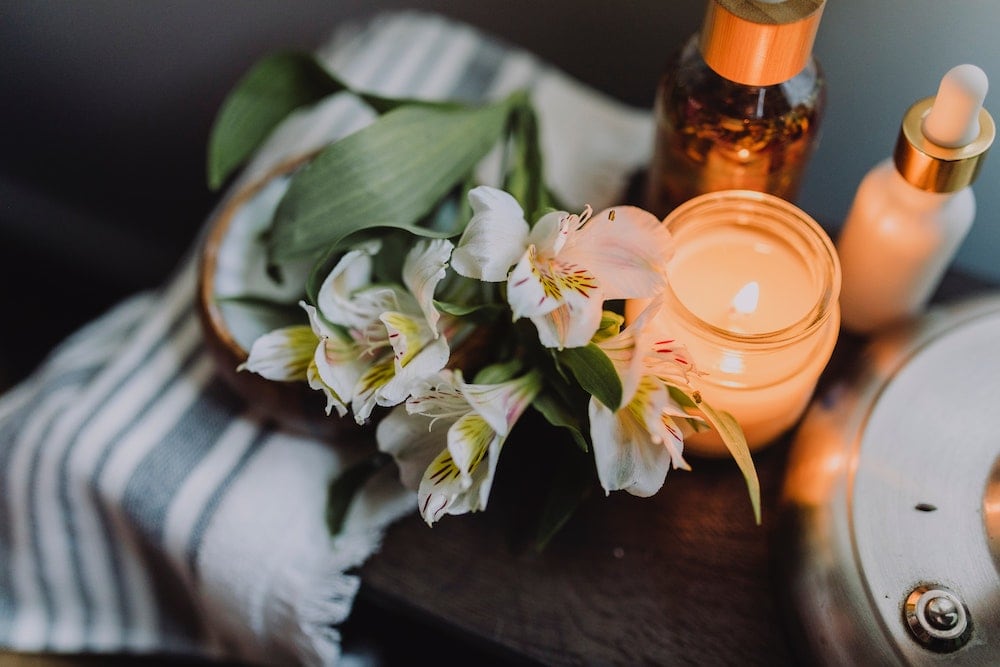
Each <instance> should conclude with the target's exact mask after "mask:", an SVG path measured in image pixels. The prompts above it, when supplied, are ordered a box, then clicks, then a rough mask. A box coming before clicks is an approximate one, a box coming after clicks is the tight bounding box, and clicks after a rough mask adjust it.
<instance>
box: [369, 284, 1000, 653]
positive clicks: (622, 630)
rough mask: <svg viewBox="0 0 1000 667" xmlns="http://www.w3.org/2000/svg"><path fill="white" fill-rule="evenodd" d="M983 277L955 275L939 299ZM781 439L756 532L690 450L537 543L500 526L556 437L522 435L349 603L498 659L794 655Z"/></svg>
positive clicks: (730, 476) (846, 342)
mask: <svg viewBox="0 0 1000 667" xmlns="http://www.w3.org/2000/svg"><path fill="white" fill-rule="evenodd" d="M987 287H988V286H987V285H986V284H985V283H983V282H982V281H979V280H976V279H973V278H971V277H968V276H963V275H959V274H954V273H952V274H949V276H948V277H947V278H946V279H945V281H944V283H943V284H942V286H941V288H940V289H939V292H938V295H937V296H936V297H935V298H936V300H937V301H947V300H952V299H957V298H960V297H962V296H965V295H970V294H972V293H974V292H976V291H978V290H981V289H986V288H987ZM864 342H865V341H864V340H863V339H860V338H858V337H853V336H850V335H849V334H843V335H842V336H841V339H840V341H839V343H838V347H837V350H836V351H835V353H834V357H833V359H832V360H831V363H830V366H829V367H828V369H827V374H826V375H825V376H824V379H823V380H822V381H821V389H822V386H823V383H825V382H829V381H831V380H832V379H833V378H835V377H836V376H838V374H840V373H842V372H845V369H846V368H848V367H849V365H850V363H851V361H852V360H853V359H854V358H856V356H857V352H858V351H859V350H860V346H862V345H863V344H864ZM791 440H792V436H791V435H789V436H786V437H785V438H783V439H781V440H779V441H778V442H776V443H774V444H773V445H771V446H770V447H768V448H766V449H764V450H763V451H761V452H759V453H758V454H756V455H755V462H756V466H757V471H758V474H759V476H760V481H761V492H762V502H763V522H762V524H761V525H759V526H758V525H756V524H755V523H754V520H753V516H752V512H751V509H750V505H749V502H748V499H747V493H746V488H745V486H744V482H743V479H742V477H741V475H740V473H739V471H738V470H737V468H736V465H735V464H734V463H733V462H732V461H731V460H702V459H691V460H690V463H691V464H692V467H693V470H692V471H691V472H685V471H680V470H675V471H671V472H670V473H669V474H668V475H667V481H666V484H665V485H664V487H663V489H662V490H661V491H660V492H659V493H658V494H656V495H655V496H653V497H651V498H645V499H644V498H635V497H632V496H630V495H628V494H625V493H614V494H611V495H610V496H608V497H603V493H600V494H598V495H596V496H593V497H591V498H590V499H589V500H588V501H586V502H585V504H584V505H583V506H581V508H580V509H579V510H578V512H577V514H576V515H574V517H573V518H572V519H571V520H570V522H569V523H567V524H566V525H565V527H564V528H563V530H562V531H561V532H560V533H558V534H557V535H556V537H555V538H554V539H553V541H552V542H551V543H550V544H549V545H548V547H547V548H546V549H545V550H544V551H543V552H541V553H536V552H535V551H533V550H532V549H530V548H525V547H524V545H523V544H521V543H519V542H517V541H516V540H513V539H512V538H511V530H510V528H511V526H512V525H516V522H517V519H518V518H519V516H520V513H522V512H524V511H525V507H526V506H530V505H531V501H530V498H531V497H532V495H531V494H532V493H533V492H534V489H530V488H525V487H518V486H517V485H516V484H514V483H512V482H510V481H508V480H509V479H510V478H509V477H506V475H505V473H507V474H510V470H512V469H515V467H517V466H524V465H530V463H531V458H530V457H531V454H532V452H531V451H526V450H529V449H530V448H532V447H553V446H557V445H555V444H553V443H552V442H550V441H545V440H539V441H536V442H531V443H529V442H526V441H525V440H524V439H523V438H522V439H521V440H518V441H517V443H518V444H517V445H516V450H515V448H514V447H511V451H507V450H505V453H504V458H502V459H501V465H502V466H504V465H506V466H507V467H506V468H501V470H500V471H499V472H498V481H497V483H496V484H495V486H494V495H493V497H492V498H491V500H490V506H489V508H488V509H487V510H486V511H485V512H483V513H480V514H475V515H465V516H460V517H445V518H444V519H442V520H441V521H440V522H439V523H437V524H435V525H434V526H433V527H432V528H428V527H427V526H426V525H425V524H424V523H423V521H422V520H421V519H420V517H419V516H417V515H415V514H414V515H412V516H409V517H407V518H406V519H404V520H402V521H400V522H399V523H398V524H395V525H394V526H392V527H391V528H390V529H389V531H388V534H387V536H386V539H385V542H384V545H383V547H382V548H381V550H380V551H379V552H378V553H377V554H376V555H375V556H373V557H372V558H371V559H370V560H369V561H368V562H367V563H366V564H365V566H364V567H363V568H362V570H361V574H362V580H363V587H362V590H361V592H360V594H359V598H358V604H359V605H360V606H361V607H362V608H365V609H374V610H375V612H374V613H375V614H376V615H377V613H378V612H379V611H382V612H386V613H393V614H396V617H395V618H396V619H397V622H398V623H402V624H407V623H413V624H418V628H432V630H428V632H440V633H443V634H442V635H441V636H442V637H444V638H445V640H446V639H447V637H449V636H451V637H455V638H456V639H461V640H462V641H464V642H466V643H467V645H468V646H472V647H476V648H477V650H481V651H482V653H481V654H480V655H481V656H488V655H493V656H495V657H496V664H513V663H524V664H532V663H541V664H547V665H653V664H655V665H685V664H691V665H730V664H732V665H768V666H778V665H789V664H795V663H796V662H797V660H796V655H795V653H796V650H795V648H794V646H795V644H794V641H793V639H794V638H792V637H788V636H786V632H785V625H786V624H785V622H784V620H783V618H784V615H785V614H787V613H792V611H791V610H788V609H785V608H783V606H782V605H781V603H780V599H781V596H780V594H779V592H780V586H781V581H782V575H781V572H780V571H777V565H776V563H775V560H776V559H775V558H774V554H775V549H776V544H775V539H776V535H775V528H776V524H775V521H776V518H777V516H776V515H777V509H778V508H777V504H778V501H779V496H780V490H781V484H782V481H783V474H784V467H785V461H786V454H787V452H788V449H789V446H790V444H791ZM418 631H419V629H418ZM445 648H446V646H442V651H443V653H442V655H448V653H447V651H446V650H445ZM482 659H485V658H482ZM803 662H804V661H803ZM453 664H461V663H460V662H456V663H453ZM467 664H482V662H481V660H480V661H478V662H477V661H474V660H470V661H469V662H468V663H467Z"/></svg>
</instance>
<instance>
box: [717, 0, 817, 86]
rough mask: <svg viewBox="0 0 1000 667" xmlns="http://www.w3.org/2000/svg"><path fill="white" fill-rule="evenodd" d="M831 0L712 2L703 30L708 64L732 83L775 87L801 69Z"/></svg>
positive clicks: (722, 0) (806, 60) (736, 0)
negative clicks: (824, 11)
mask: <svg viewBox="0 0 1000 667" xmlns="http://www.w3.org/2000/svg"><path fill="white" fill-rule="evenodd" d="M825 4H826V0H777V1H776V0H770V1H768V0H709V2H708V11H707V13H706V15H705V22H704V24H703V26H702V31H701V53H702V57H703V58H704V59H705V62H706V63H708V66H709V67H711V68H712V69H713V70H715V71H716V72H717V73H718V74H719V75H720V76H723V77H725V78H727V79H729V80H730V81H735V82H737V83H742V84H744V85H748V86H771V85H774V84H776V83H781V82H782V81H787V80H788V79H791V78H792V77H793V76H795V75H796V74H798V73H799V72H801V71H802V68H804V67H805V66H806V64H807V63H808V62H809V57H810V56H811V55H812V48H813V42H814V41H815V39H816V30H817V29H818V28H819V20H820V17H821V16H822V14H823V7H824V6H825Z"/></svg>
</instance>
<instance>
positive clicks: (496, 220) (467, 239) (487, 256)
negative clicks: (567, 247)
mask: <svg viewBox="0 0 1000 667" xmlns="http://www.w3.org/2000/svg"><path fill="white" fill-rule="evenodd" d="M469 204H470V205H471V206H472V219H471V220H469V224H468V225H467V226H466V228H465V231H464V232H463V233H462V238H461V239H460V240H459V242H458V247H456V248H455V252H454V253H453V254H452V257H451V266H452V268H454V269H455V271H456V272H457V273H458V274H459V275H462V276H465V277H466V278H475V279H476V280H483V281H486V282H491V283H497V282H503V281H504V280H507V274H508V273H509V272H510V267H512V266H514V264H515V263H516V262H517V260H518V259H520V257H521V255H523V254H524V249H525V248H526V247H527V240H528V223H527V221H526V220H525V219H524V211H523V210H522V209H521V206H520V204H518V203H517V200H516V199H514V197H512V196H511V195H510V194H508V193H506V192H504V191H503V190H497V189H496V188H491V187H489V186H487V185H481V186H479V187H477V188H473V189H472V190H470V191H469Z"/></svg>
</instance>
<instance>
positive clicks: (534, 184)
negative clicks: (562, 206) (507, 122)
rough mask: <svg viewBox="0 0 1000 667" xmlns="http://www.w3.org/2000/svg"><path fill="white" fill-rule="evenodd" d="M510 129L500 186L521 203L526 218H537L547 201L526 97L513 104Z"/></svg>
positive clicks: (534, 124)
mask: <svg viewBox="0 0 1000 667" xmlns="http://www.w3.org/2000/svg"><path fill="white" fill-rule="evenodd" d="M511 129H512V134H513V140H514V141H513V146H512V150H513V155H512V156H511V165H510V167H509V170H508V173H507V178H506V179H505V182H504V189H506V190H507V191H508V192H509V193H510V194H511V195H513V197H514V198H515V199H516V200H517V201H518V202H519V203H520V204H521V207H522V208H523V209H524V212H525V218H526V219H527V220H529V221H531V220H537V219H538V217H539V214H540V212H541V211H542V210H543V209H544V208H547V207H549V206H550V205H551V202H550V201H549V197H548V189H547V187H546V185H545V175H544V168H543V160H542V149H541V145H540V142H539V137H538V119H537V117H536V116H535V111H534V109H533V108H532V107H531V105H530V104H528V103H527V100H526V99H525V101H524V103H522V104H518V105H517V106H516V107H515V109H514V112H513V114H512V116H511Z"/></svg>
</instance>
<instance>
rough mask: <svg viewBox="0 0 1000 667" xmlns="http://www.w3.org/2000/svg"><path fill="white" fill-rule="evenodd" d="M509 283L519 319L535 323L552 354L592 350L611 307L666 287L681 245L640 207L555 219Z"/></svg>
mask: <svg viewBox="0 0 1000 667" xmlns="http://www.w3.org/2000/svg"><path fill="white" fill-rule="evenodd" d="M528 242H529V246H528V249H527V250H526V252H525V253H524V255H523V256H522V258H521V260H520V261H519V262H518V263H517V265H516V266H515V267H514V269H513V271H511V273H510V277H509V278H508V279H507V301H508V302H509V303H510V306H511V309H512V311H513V314H514V319H517V318H520V317H528V318H530V319H531V321H532V322H534V324H535V327H536V328H537V329H538V338H539V341H540V342H541V343H542V345H545V346H546V347H555V348H559V349H562V348H565V347H579V346H582V345H587V344H588V343H589V342H590V340H591V338H592V337H593V335H594V332H596V331H597V328H598V326H599V325H600V322H601V313H602V311H603V308H604V302H605V301H608V300H611V299H633V298H645V297H650V296H654V295H656V294H658V293H659V292H660V291H661V290H662V288H663V286H664V284H665V280H666V278H665V275H664V267H665V264H666V260H667V259H669V257H670V255H671V254H672V253H673V244H672V240H671V237H670V233H669V232H668V231H667V229H666V227H664V226H663V224H662V223H661V222H660V221H659V220H658V219H657V218H656V217H655V216H653V215H652V214H651V213H649V212H647V211H644V210H642V209H639V208H635V207H632V206H622V207H618V208H610V209H605V210H604V211H601V212H600V213H598V214H596V215H594V216H591V214H590V208H589V207H588V208H587V209H585V210H584V212H583V214H582V215H571V214H568V213H564V212H555V213H548V214H546V215H545V216H543V217H542V218H541V220H539V221H538V222H537V223H536V224H535V226H534V228H533V229H532V230H531V234H530V236H529V238H528Z"/></svg>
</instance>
